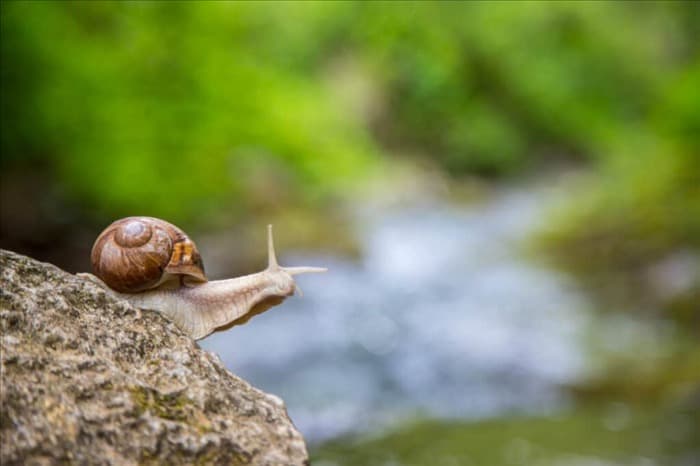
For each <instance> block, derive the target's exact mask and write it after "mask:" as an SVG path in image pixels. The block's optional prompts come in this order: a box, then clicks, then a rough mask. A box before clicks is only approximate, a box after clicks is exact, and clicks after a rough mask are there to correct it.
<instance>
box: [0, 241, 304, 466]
mask: <svg viewBox="0 0 700 466" xmlns="http://www.w3.org/2000/svg"><path fill="white" fill-rule="evenodd" d="M0 330H1V335H0V350H1V351H2V353H1V354H2V358H1V363H2V366H1V367H0V370H1V371H2V386H1V387H0V401H1V402H2V411H1V413H0V434H1V436H0V437H1V438H0V463H2V464H3V465H11V464H27V465H31V464H36V465H43V464H119V465H122V464H126V465H129V464H134V465H135V464H168V465H177V464H234V465H238V464H251V465H301V464H308V455H307V452H306V446H305V444H304V440H303V438H302V436H301V434H300V433H299V432H298V431H297V430H296V428H295V427H294V425H293V424H292V422H291V421H290V419H289V417H288V416H287V413H286V409H285V406H284V403H283V402H282V400H280V399H279V398H277V397H275V396H272V395H268V394H265V393H263V392H261V391H260V390H257V389H255V388H253V387H252V386H250V385H249V384H248V383H247V382H245V381H244V380H241V379H239V378H238V377H236V376H235V375H233V374H231V373H230V372H228V371H227V370H226V368H225V367H224V365H223V364H222V362H221V360H220V359H219V358H218V357H217V356H215V355H214V354H212V353H208V352H206V351H204V350H202V349H201V348H199V346H197V344H196V343H195V342H194V341H192V340H191V339H189V338H188V337H187V336H185V335H184V334H183V333H182V332H181V331H180V330H179V329H178V328H177V327H175V325H174V324H172V323H171V322H170V321H168V320H167V319H166V318H165V317H163V316H161V315H160V314H158V313H156V312H152V311H146V310H143V311H142V310H139V309H136V308H133V307H131V306H130V305H129V304H128V303H126V302H124V301H121V300H119V299H117V298H114V297H112V296H110V295H109V294H108V293H105V291H104V290H102V289H100V288H99V287H98V286H96V285H93V284H92V283H89V282H87V281H85V280H83V279H80V278H78V277H76V276H74V275H70V274H68V273H66V272H63V271H62V270H60V269H58V268H56V267H54V266H52V265H50V264H45V263H41V262H37V261H35V260H32V259H30V258H27V257H24V256H20V255H18V254H15V253H12V252H8V251H3V250H0Z"/></svg>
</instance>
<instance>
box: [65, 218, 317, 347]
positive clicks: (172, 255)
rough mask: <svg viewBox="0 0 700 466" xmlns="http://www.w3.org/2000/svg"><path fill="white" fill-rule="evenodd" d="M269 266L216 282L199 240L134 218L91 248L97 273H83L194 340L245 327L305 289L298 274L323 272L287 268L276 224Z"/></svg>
mask: <svg viewBox="0 0 700 466" xmlns="http://www.w3.org/2000/svg"><path fill="white" fill-rule="evenodd" d="M267 248H268V265H267V268H266V269H265V270H263V271H262V272H258V273H254V274H251V275H246V276H243V277H237V278H231V279H227V280H213V281H209V280H208V279H207V277H206V275H205V273H204V264H203V263H202V258H201V256H200V254H199V251H198V250H197V247H196V245H195V244H194V242H193V241H192V240H191V239H190V238H189V237H188V236H187V235H186V234H185V233H184V232H183V231H182V230H180V229H179V228H178V227H176V226H175V225H172V224H170V223H168V222H166V221H164V220H160V219H157V218H153V217H127V218H123V219H121V220H117V221H116V222H114V223H112V224H111V225H109V226H108V227H107V228H106V229H105V230H104V231H103V232H102V233H101V234H100V236H98V238H97V240H96V241H95V244H94V246H93V248H92V254H91V262H92V268H93V271H94V273H95V275H92V274H85V273H83V274H79V275H80V276H82V277H84V278H87V279H89V280H91V281H93V282H95V283H97V284H98V285H100V286H102V287H103V288H105V289H107V290H109V291H111V292H112V293H113V294H115V295H117V296H118V297H120V298H123V299H126V300H127V301H129V302H130V303H131V304H133V305H134V306H136V307H138V308H142V309H153V310H156V311H159V312H161V313H163V314H165V315H166V316H168V317H169V318H170V319H172V320H173V321H174V322H175V324H176V325H177V326H178V327H179V328H180V329H182V330H183V331H184V332H185V333H187V334H188V335H189V336H190V337H192V338H193V339H195V340H199V339H201V338H204V337H205V336H207V335H209V334H210V333H212V332H214V331H215V330H219V329H225V328H229V327H231V326H233V325H238V324H243V323H245V322H247V321H248V320H249V319H250V318H251V317H253V316H254V315H257V314H260V313H261V312H264V311H266V310H267V309H269V308H270V307H272V306H276V305H278V304H280V303H281V302H282V301H284V299H285V298H287V297H288V296H291V295H293V294H294V292H295V291H296V292H298V293H299V294H301V290H300V289H299V288H298V287H297V285H296V283H295V282H294V278H293V276H294V275H297V274H301V273H309V272H325V271H326V269H325V268H321V267H281V266H280V265H279V264H278V263H277V258H276V257H275V248H274V244H273V241H272V225H268V227H267Z"/></svg>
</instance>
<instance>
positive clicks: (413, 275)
mask: <svg viewBox="0 0 700 466" xmlns="http://www.w3.org/2000/svg"><path fill="white" fill-rule="evenodd" d="M549 194H551V193H548V191H547V190H543V189H539V188H532V187H530V188H522V189H512V190H508V191H502V192H500V193H499V194H497V195H494V196H493V197H491V198H489V199H488V200H486V201H484V202H482V203H480V204H477V205H469V206H455V205H449V204H447V203H445V202H440V201H431V202H422V203H420V204H415V205H412V206H408V207H407V206H403V207H400V208H372V209H368V210H365V211H364V212H362V213H361V214H359V215H358V219H357V230H358V235H359V237H360V238H361V246H362V252H363V254H362V259H361V260H360V261H352V260H348V259H344V258H341V257H326V256H320V257H319V256H314V255H303V254H297V255H294V256H290V255H286V256H285V255H284V254H282V257H281V263H282V264H286V265H319V266H327V267H328V268H329V269H330V272H329V273H327V274H325V275H309V276H301V277H299V284H300V286H301V287H302V289H303V290H304V297H303V298H299V297H294V298H290V299H289V300H287V301H286V302H285V303H284V304H283V305H282V306H280V307H278V308H275V309H273V310H271V311H269V312H267V313H266V314H263V315H261V316H258V317H255V318H254V319H253V320H252V321H251V322H249V323H248V324H247V325H245V326H242V327H234V328H232V329H231V330H229V331H227V332H221V333H217V334H214V335H212V336H210V337H209V338H207V339H205V340H203V341H202V342H201V346H202V347H203V348H205V349H207V350H210V351H214V352H216V353H218V354H219V355H220V356H221V357H222V359H223V360H224V362H225V363H226V365H227V367H228V368H229V369H230V370H231V371H233V372H234V373H236V374H238V375H240V376H241V377H243V378H244V379H246V380H248V381H249V382H251V383H252V384H253V385H255V386H257V387H259V388H261V389H262V390H265V391H267V392H270V393H274V394H277V395H279V396H280V397H282V398H283V399H284V400H285V401H286V403H287V406H288V409H289V414H290V416H291V418H292V419H293V421H294V422H295V424H296V425H297V426H298V427H299V429H300V430H301V431H302V433H303V434H304V435H305V437H306V438H307V440H309V441H311V442H315V441H320V440H323V439H326V438H329V437H333V436H337V435H339V434H342V433H346V432H349V431H363V432H367V431H373V430H376V429H380V428H382V427H385V426H387V425H392V424H393V423H396V422H400V421H401V420H404V419H406V418H410V417H412V416H417V415H420V416H431V417H439V418H472V419H473V418H483V417H488V416H496V415H502V414H506V413H513V412H547V411H551V410H554V409H559V408H561V407H562V406H566V403H567V398H566V391H565V390H564V389H563V388H562V387H563V385H565V384H570V383H575V382H576V381H577V380H580V379H581V378H582V377H585V376H586V373H587V371H589V369H590V367H589V360H588V356H587V354H588V352H587V349H586V341H585V337H586V329H587V328H588V326H589V325H590V319H591V318H590V316H589V314H588V313H587V312H586V302H585V299H584V298H583V297H582V295H580V294H579V293H578V292H577V291H576V289H575V288H573V287H572V285H571V283H569V282H568V281H567V280H566V279H565V277H563V276H561V275H559V274H557V273H555V272H554V271H551V270H546V269H543V268H541V267H539V266H537V265H535V264H533V263H531V262H528V261H527V260H526V259H525V258H524V257H523V255H522V254H520V251H519V244H520V243H521V241H522V240H523V239H525V238H526V237H527V236H528V234H529V233H530V231H531V230H532V228H534V227H535V225H536V224H537V222H538V221H540V220H541V217H542V215H543V211H544V208H545V204H544V200H545V199H547V198H548V197H547V196H548V195H549Z"/></svg>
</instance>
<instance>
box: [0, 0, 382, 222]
mask: <svg viewBox="0 0 700 466" xmlns="http://www.w3.org/2000/svg"><path fill="white" fill-rule="evenodd" d="M251 15H252V16H256V15H257V13H255V14H252V12H251V11H250V6H246V5H241V6H238V5H231V4H224V3H206V2H204V3H200V2H185V3H173V4H168V3H161V2H155V3H105V2H78V3H63V2H47V3H42V2H27V3H19V2H16V3H10V4H7V5H4V6H3V13H2V31H3V41H2V43H3V45H2V62H3V104H2V105H3V107H2V125H3V140H2V152H3V158H4V159H5V162H10V163H17V162H20V161H22V160H25V161H27V162H31V163H35V162H37V161H41V162H44V163H46V164H48V165H49V166H50V167H51V169H52V170H55V172H56V173H57V174H58V177H59V179H60V180H61V182H62V183H63V184H64V185H65V186H64V188H66V189H68V190H69V191H70V193H71V194H72V195H73V196H74V198H77V199H81V200H82V201H83V202H84V203H85V204H86V205H87V206H89V207H93V208H97V209H98V210H102V211H107V212H109V213H110V214H112V215H118V214H126V213H131V214H133V213H134V212H143V211H144V209H145V210H146V211H147V212H150V213H152V214H157V215H161V216H164V217H166V218H171V219H175V220H177V219H178V218H180V219H181V218H183V217H190V216H191V215H193V214H194V213H195V212H198V213H201V211H202V210H204V212H206V211H207V207H208V206H212V205H217V203H226V204H227V205H228V207H229V209H230V210H234V212H235V209H236V208H241V206H245V204H246V201H247V200H249V201H251V202H254V201H255V199H250V198H252V197H254V196H255V192H256V189H257V190H258V191H260V190H263V188H261V187H260V186H258V185H259V184H263V185H265V186H264V188H267V187H268V186H267V185H271V188H273V189H276V190H278V191H281V192H280V194H279V196H280V197H283V196H295V197H297V198H300V199H302V200H304V199H313V198H315V197H318V196H319V195H321V194H324V193H327V192H328V191H329V190H332V189H338V188H339V187H342V186H344V184H345V183H347V182H349V181H350V180H352V179H353V178H357V177H359V176H360V175H361V174H364V173H365V172H366V171H367V169H368V166H370V164H371V161H372V158H373V153H374V149H373V147H372V145H371V144H370V143H369V142H368V141H367V139H366V138H365V137H364V135H363V132H362V131H361V130H360V129H358V128H357V126H355V125H354V124H353V123H352V120H350V119H347V118H345V117H344V116H343V115H342V114H340V113H339V112H338V111H337V109H336V108H334V106H333V101H332V99H331V98H330V96H329V95H328V93H327V92H325V91H324V89H323V87H322V86H320V85H319V83H318V82H317V81H313V80H309V79H304V76H303V75H302V74H300V73H299V72H295V71H294V70H290V69H288V68H287V67H286V66H285V63H283V61H282V60H277V61H276V62H275V61H266V60H262V59H261V58H260V57H259V56H258V49H257V47H256V46H255V42H254V41H255V37H256V36H257V35H258V34H271V33H273V32H274V31H273V30H262V31H258V30H256V27H255V21H251V19H254V18H251ZM253 165H255V167H257V166H263V167H265V168H266V170H265V171H264V172H265V176H268V177H271V178H272V179H264V177H263V179H259V178H260V177H256V174H257V173H260V172H261V171H259V172H254V171H253V168H255V167H254V166H253Z"/></svg>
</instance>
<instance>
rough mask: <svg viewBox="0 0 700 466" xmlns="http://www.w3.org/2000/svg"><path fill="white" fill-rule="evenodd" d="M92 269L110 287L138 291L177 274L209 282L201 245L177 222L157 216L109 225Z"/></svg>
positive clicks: (96, 247) (97, 247) (93, 256)
mask: <svg viewBox="0 0 700 466" xmlns="http://www.w3.org/2000/svg"><path fill="white" fill-rule="evenodd" d="M91 261H92V268H93V271H94V272H95V275H97V276H98V277H99V278H100V279H101V280H102V281H104V282H105V283H106V284H107V285H108V286H109V287H110V288H112V289H114V290H116V291H120V292H124V293H134V292H139V291H145V290H148V289H151V288H154V287H156V286H158V285H159V284H161V283H162V282H164V281H166V280H168V279H169V278H172V277H174V276H182V277H183V278H186V279H188V280H189V281H194V282H205V281H207V279H206V276H205V275H204V265H203V263H202V258H201V256H200V254H199V251H197V247H196V246H195V244H194V242H193V241H192V240H190V239H189V237H188V236H187V235H186V234H185V233H184V232H183V231H182V230H180V229H179V228H178V227H176V226H175V225H173V224H171V223H168V222H166V221H164V220H160V219H157V218H153V217H127V218H123V219H121V220H117V221H116V222H114V223H112V224H111V225H109V226H108V227H107V228H106V229H105V230H104V231H103V232H102V233H101V234H100V236H98V238H97V240H96V241H95V244H94V246H93V248H92V254H91Z"/></svg>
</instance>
